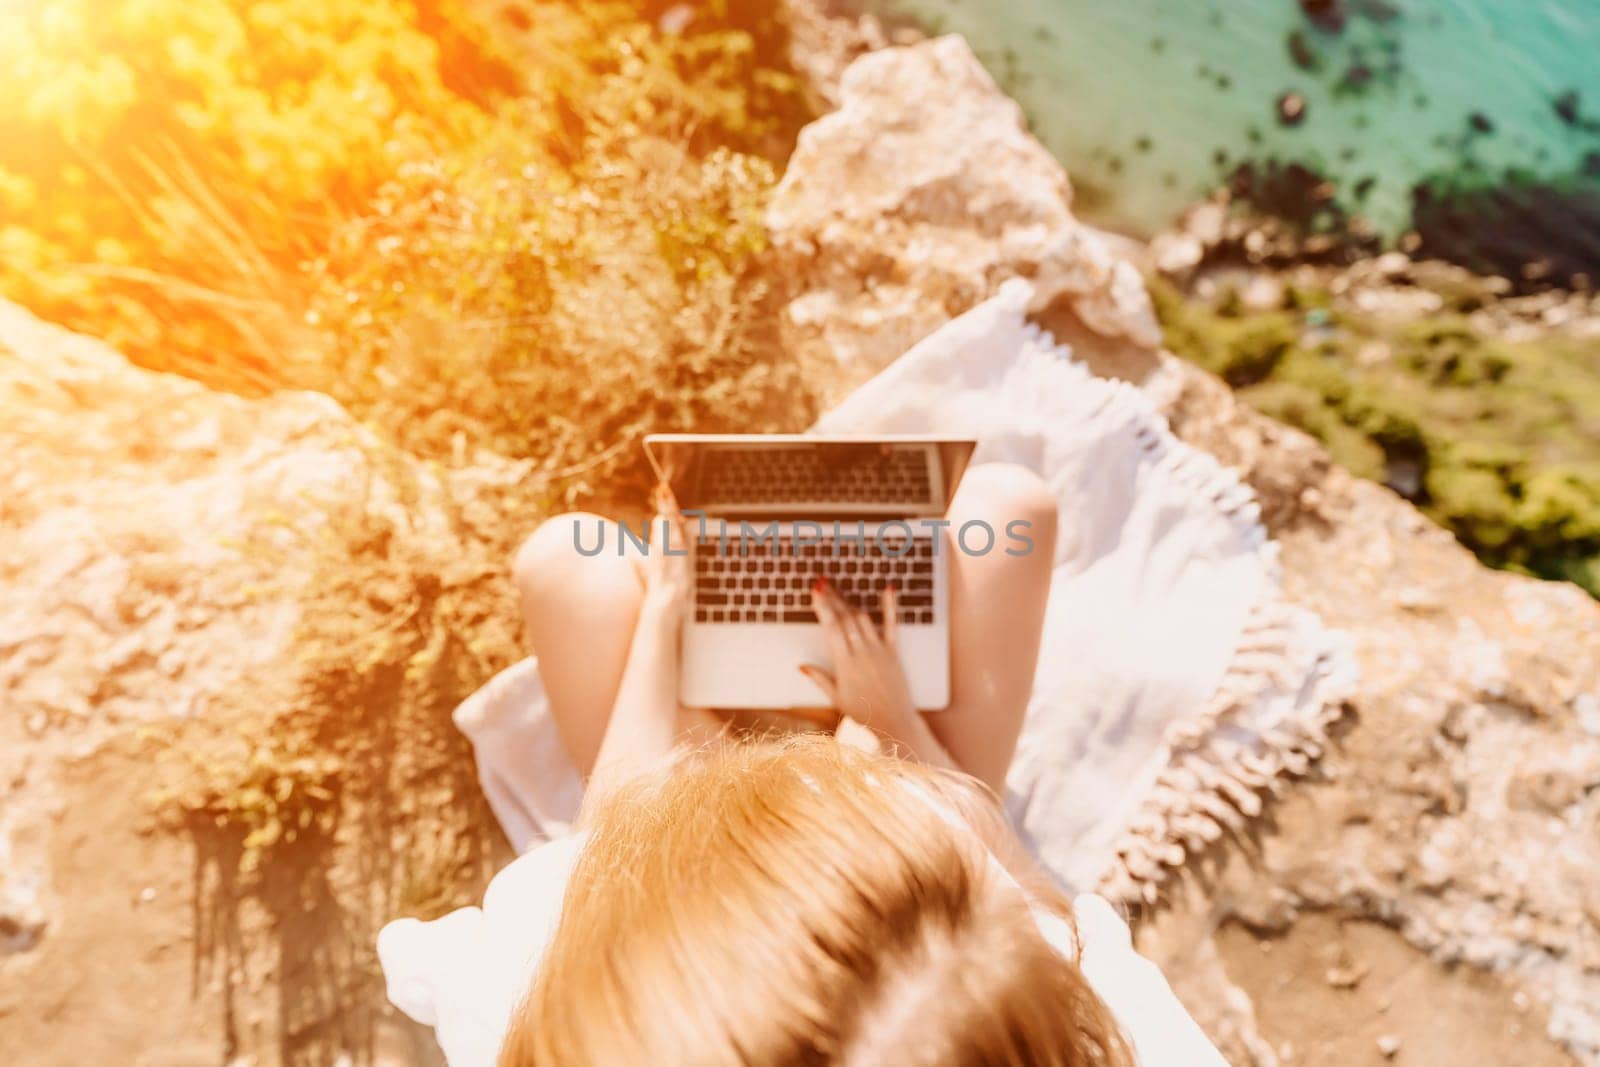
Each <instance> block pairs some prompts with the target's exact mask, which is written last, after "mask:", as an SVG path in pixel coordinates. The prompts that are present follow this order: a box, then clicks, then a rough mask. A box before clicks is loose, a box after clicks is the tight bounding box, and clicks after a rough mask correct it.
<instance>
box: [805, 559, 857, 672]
mask: <svg viewBox="0 0 1600 1067" xmlns="http://www.w3.org/2000/svg"><path fill="white" fill-rule="evenodd" d="M811 610H812V611H814V612H816V613H817V621H818V622H820V623H821V624H822V634H823V636H824V637H825V638H826V639H827V641H828V648H829V652H830V654H831V655H832V656H833V662H834V666H838V665H839V664H840V663H841V662H843V660H844V659H845V657H846V656H848V655H849V654H850V653H851V651H853V650H854V647H855V646H854V635H853V634H852V633H851V631H850V630H849V628H848V626H847V620H846V619H845V618H844V616H843V615H841V614H840V612H839V605H838V603H837V601H836V599H835V594H834V592H833V588H832V587H831V586H830V585H829V584H828V579H826V578H822V577H819V578H817V580H816V581H814V582H812V583H811Z"/></svg>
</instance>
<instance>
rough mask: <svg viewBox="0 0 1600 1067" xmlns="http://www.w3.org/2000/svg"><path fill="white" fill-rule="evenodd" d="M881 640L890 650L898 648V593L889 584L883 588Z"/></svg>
mask: <svg viewBox="0 0 1600 1067" xmlns="http://www.w3.org/2000/svg"><path fill="white" fill-rule="evenodd" d="M881 603H882V605H883V640H884V643H885V644H887V645H888V646H889V647H890V648H894V649H898V648H899V647H900V612H899V610H898V609H899V607H900V591H899V590H898V589H896V588H895V584H894V583H893V582H890V583H889V584H888V585H886V586H884V587H883V599H882V601H881Z"/></svg>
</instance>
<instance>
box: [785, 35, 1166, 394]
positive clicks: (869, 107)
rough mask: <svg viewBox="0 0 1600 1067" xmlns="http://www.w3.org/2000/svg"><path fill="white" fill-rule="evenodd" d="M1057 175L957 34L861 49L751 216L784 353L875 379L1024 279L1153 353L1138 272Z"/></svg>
mask: <svg viewBox="0 0 1600 1067" xmlns="http://www.w3.org/2000/svg"><path fill="white" fill-rule="evenodd" d="M1070 200H1071V187H1070V186H1069V184H1068V182H1067V178H1066V174H1065V173H1064V172H1063V171H1062V170H1061V167H1060V166H1059V165H1057V164H1056V163H1055V161H1054V160H1053V159H1051V158H1050V156H1049V154H1048V153H1047V152H1045V150H1044V149H1043V148H1042V147H1041V146H1040V145H1039V144H1038V142H1036V141H1035V140H1033V138H1032V137H1030V136H1029V135H1028V133H1027V131H1026V129H1025V128H1024V124H1023V118H1022V112H1021V109H1020V108H1018V106H1017V105H1016V103H1015V102H1014V101H1012V100H1011V99H1010V98H1008V97H1007V96H1005V94H1003V93H1002V92H1000V90H999V88H998V87H997V86H996V85H995V83H994V80H993V79H992V78H990V76H989V74H988V72H987V71H985V70H984V69H983V66H982V65H981V64H980V63H979V62H978V61H977V59H976V57H974V56H973V54H972V52H971V50H970V49H968V47H967V45H966V43H965V42H964V41H962V40H961V39H960V38H958V37H945V38H941V39H939V40H935V41H928V42H924V43H922V44H919V45H916V46H914V47H910V48H892V49H886V50H883V51H878V52H873V53H870V54H868V55H866V56H864V57H862V58H861V59H858V60H856V61H855V62H854V63H853V64H851V65H850V67H849V68H848V69H847V70H846V71H845V74H844V76H843V78H842V80H841V83H840V87H839V109H838V110H837V111H835V112H833V113H831V114H829V115H825V116H823V117H822V118H821V119H819V120H817V121H816V122H814V123H812V124H811V125H810V126H808V127H806V128H805V129H804V130H803V131H802V132H801V134H800V141H799V144H798V146H797V147H796V149H795V153H794V156H793V158H792V159H791V160H790V162H789V165H788V168H787V169H786V171H785V174H784V178H783V180H782V182H780V184H779V186H778V188H777V190H776V192H775V193H774V196H773V200H772V203H771V206H770V208H769V210H768V216H767V221H768V225H769V227H770V228H771V230H772V235H773V241H774V245H775V248H776V250H777V253H778V257H779V261H780V265H779V271H778V273H779V274H780V276H782V277H784V278H785V282H786V284H789V285H791V286H792V287H793V293H792V295H793V300H792V302H791V303H790V304H789V308H788V313H787V315H786V321H785V328H786V331H787V335H788V336H787V337H786V341H787V343H788V344H789V345H790V346H791V348H793V349H795V350H797V351H800V352H802V353H805V354H807V355H810V356H814V357H820V359H821V361H824V362H833V361H838V362H842V363H844V364H846V366H847V371H848V375H849V379H850V381H848V382H844V383H842V384H844V385H846V386H847V385H848V384H852V383H853V382H854V381H856V380H859V379H860V378H861V377H864V376H865V375H866V374H870V373H871V372H873V371H876V370H878V369H880V368H881V367H882V366H883V365H884V364H886V363H887V362H888V361H889V360H891V359H893V358H894V357H895V356H897V355H899V354H900V353H901V352H902V351H904V350H905V349H906V348H907V347H909V346H910V345H911V344H913V343H914V342H916V341H917V340H919V339H920V338H921V337H923V336H924V335H926V334H927V333H928V332H929V331H931V330H932V329H933V328H934V327H936V326H938V325H939V324H940V323H942V322H944V321H945V320H946V319H948V318H949V317H950V316H951V315H953V314H955V313H957V312H959V311H961V310H963V309H965V308H968V307H970V306H972V305H973V304H975V303H977V302H978V300H980V299H981V298H982V297H983V296H985V295H987V294H988V293H989V292H990V291H992V289H993V288H994V287H995V285H997V284H998V283H999V282H1000V281H1001V280H1003V279H1004V278H1007V277H1011V276H1013V275H1025V276H1027V277H1029V278H1030V279H1031V280H1032V281H1033V283H1034V286H1035V290H1036V294H1037V295H1036V301H1037V304H1036V307H1037V308H1038V309H1042V308H1044V307H1046V306H1047V305H1049V304H1051V303H1053V302H1055V301H1057V300H1058V299H1059V300H1062V301H1063V302H1065V303H1066V304H1067V305H1068V306H1069V307H1070V308H1071V310H1072V311H1073V312H1074V313H1075V314H1076V315H1077V317H1078V318H1080V319H1081V320H1082V321H1083V322H1084V323H1085V324H1087V325H1088V327H1089V328H1091V329H1092V330H1095V331H1097V332H1098V333H1100V334H1102V335H1104V336H1106V337H1108V338H1116V339H1119V340H1127V341H1131V342H1133V343H1135V344H1138V345H1143V346H1154V345H1156V344H1157V343H1158V342H1159V332H1158V330H1157V327H1156V323H1155V318H1154V314H1153V312H1152V310H1151V307H1150V302H1149V299H1148V297H1147V295H1146V293H1145V290H1144V285H1143V283H1142V281H1141V280H1140V277H1139V274H1138V272H1137V271H1136V270H1135V269H1134V268H1133V267H1132V266H1131V265H1130V264H1128V263H1127V262H1125V261H1124V260H1123V259H1120V258H1118V257H1117V256H1116V255H1114V254H1113V253H1112V251H1111V250H1110V248H1109V247H1108V243H1107V241H1106V240H1105V239H1104V238H1103V236H1102V235H1100V234H1099V233H1097V232H1096V231H1094V230H1093V229H1091V228H1089V227H1086V226H1084V225H1082V224H1081V223H1079V222H1078V221H1077V220H1076V219H1075V218H1074V217H1073V216H1072V213H1071V210H1070V207H1069V204H1070Z"/></svg>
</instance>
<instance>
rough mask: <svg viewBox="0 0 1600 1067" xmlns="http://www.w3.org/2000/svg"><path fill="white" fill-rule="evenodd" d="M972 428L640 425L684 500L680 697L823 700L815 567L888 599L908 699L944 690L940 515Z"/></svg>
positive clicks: (853, 597) (946, 603)
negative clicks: (739, 429)
mask: <svg viewBox="0 0 1600 1067" xmlns="http://www.w3.org/2000/svg"><path fill="white" fill-rule="evenodd" d="M975 446H976V442H974V441H970V440H953V439H947V438H941V437H926V436H874V437H813V436H809V435H806V436H802V435H796V434H766V435H718V434H652V435H650V436H648V437H646V438H645V450H646V452H647V453H648V455H649V457H650V462H651V464H652V465H653V466H654V467H655V469H656V473H657V474H658V475H659V476H660V477H661V478H663V479H664V480H665V481H666V482H667V483H668V484H669V485H671V487H672V491H673V493H674V494H675V495H676V496H677V499H678V506H679V507H680V508H681V509H683V511H684V512H685V513H686V515H687V518H686V524H687V526H688V534H689V539H690V541H691V542H692V544H691V545H690V546H689V548H690V551H691V556H692V558H691V559H690V565H691V566H692V567H693V568H694V594H693V602H692V604H691V606H690V610H689V614H688V618H687V620H686V621H685V623H684V634H683V664H682V670H681V673H680V681H679V699H680V700H681V701H682V702H683V703H684V704H685V705H687V706H690V707H710V708H773V709H781V708H794V707H818V706H822V705H826V704H827V703H828V700H827V697H825V696H824V695H823V693H822V691H821V690H820V689H818V688H817V687H816V686H815V685H813V684H812V682H811V681H810V679H808V678H806V677H805V675H803V674H801V673H800V671H799V667H800V665H801V664H806V663H810V664H817V665H819V666H822V667H825V668H828V669H831V668H832V664H831V662H830V657H829V656H828V653H827V644H826V642H825V640H824V637H823V634H822V628H821V626H820V625H819V624H818V623H817V619H816V616H815V615H814V614H813V613H812V611H811V584H812V582H813V581H814V580H815V579H816V578H817V577H818V576H819V575H825V576H827V578H828V579H829V580H830V581H831V582H832V583H833V585H834V587H835V588H836V589H838V590H839V592H840V594H841V595H842V596H843V597H844V598H845V599H846V600H848V601H850V602H851V603H853V604H855V605H856V606H857V607H859V608H862V609H863V610H866V611H868V612H870V613H871V614H872V616H873V619H874V621H877V622H880V623H881V621H882V618H881V610H882V596H883V590H884V587H885V586H886V585H887V584H889V583H890V582H893V583H894V584H895V587H896V595H897V598H898V609H897V612H898V615H899V647H900V658H901V662H902V663H903V665H904V667H905V671H906V678H907V679H908V681H909V682H910V688H911V696H912V699H913V700H914V701H915V702H916V705H917V707H919V708H922V709H923V710H927V711H934V710H939V709H942V708H944V707H945V706H947V705H948V704H949V703H950V619H949V611H950V594H949V588H948V581H947V578H946V575H947V573H948V566H949V556H950V552H951V549H950V542H949V540H948V538H947V537H946V536H945V531H944V528H943V526H942V525H938V524H937V523H938V522H939V521H940V520H942V519H943V517H944V514H945V512H946V510H947V509H948V508H949V506H950V500H951V498H952V497H953V496H954V495H955V491H956V486H957V484H958V483H959V482H960V480H961V476H962V474H963V473H964V472H965V471H966V468H967V463H968V461H969V460H970V459H971V457H972V451H973V448H974V447H975Z"/></svg>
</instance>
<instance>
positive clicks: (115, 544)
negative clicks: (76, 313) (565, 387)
mask: <svg viewBox="0 0 1600 1067" xmlns="http://www.w3.org/2000/svg"><path fill="white" fill-rule="evenodd" d="M517 474H518V472H517V470H516V469H515V468H512V467H510V466H509V465H502V466H501V467H499V468H493V467H489V468H482V469H478V470H475V471H467V472H463V474H462V475H460V476H459V477H458V478H455V479H452V480H450V481H446V480H444V479H443V478H442V477H441V476H440V475H437V474H436V473H434V472H432V471H430V470H428V469H427V468H425V467H423V466H422V465H421V464H418V463H416V462H415V461H412V460H409V459H407V458H405V457H403V456H400V455H397V454H395V453H393V452H392V451H390V450H387V449H385V448H384V447H382V446H381V445H379V444H378V443H377V441H376V439H375V438H374V436H373V435H372V434H371V433H369V432H368V431H367V430H366V429H365V428H363V427H361V426H360V425H358V424H357V423H356V422H355V421H354V420H352V419H351V418H350V416H349V415H347V414H346V413H345V412H344V411H343V410H342V409H341V408H339V406H338V405H336V404H335V403H334V402H333V401H331V400H329V399H327V398H326V397H323V396H319V395H314V394H309V393H290V394H280V395H278V396H275V397H272V398H268V399H264V400H246V399H242V398H240V397H236V396H232V395H228V394H222V393H216V392H212V391H210V390H207V389H205V388H203V387H200V386H198V385H196V384H194V383H192V382H189V381H187V380H185V379H182V378H178V377H174V376H171V375H164V374H153V373H150V372H147V371H143V370H140V369H137V368H135V367H133V366H131V365H130V364H128V363H127V362H126V361H125V360H124V359H123V358H122V357H121V356H120V355H118V354H117V353H116V352H114V351H111V350H110V349H109V348H107V347H106V346H104V345H103V344H100V343H98V342H96V341H93V340H90V339H88V338H84V337H81V336H78V335H74V334H71V333H69V332H67V331H64V330H61V329H58V328H56V327H52V326H48V325H46V324H43V323H41V322H39V321H38V320H36V319H34V318H33V317H32V316H30V315H29V314H28V313H27V312H25V311H22V310H21V309H18V308H16V307H14V306H11V305H6V304H0V588H3V589H4V596H3V597H0V1049H6V1050H9V1051H8V1052H7V1053H6V1054H5V1055H3V1056H0V1059H4V1060H5V1062H7V1063H18V1064H20V1063H27V1064H54V1063H63V1064H66V1063H134V1062H139V1063H151V1064H155V1063H161V1064H168V1063H218V1062H222V1061H223V1060H224V1059H226V1058H227V1057H228V1056H233V1055H239V1056H249V1057H252V1058H251V1060H250V1062H253V1063H254V1062H259V1063H263V1064H268V1063H274V1062H279V1060H280V1058H281V1059H284V1060H289V1059H294V1058H295V1057H296V1056H301V1055H311V1056H312V1059H316V1057H317V1056H322V1055H323V1054H326V1057H332V1056H334V1055H337V1054H338V1053H339V1052H353V1051H357V1050H360V1049H363V1048H365V1049H369V1050H370V1049H374V1048H380V1049H384V1050H388V1051H386V1052H385V1054H386V1055H388V1054H389V1053H393V1054H394V1055H397V1056H401V1060H400V1062H405V1061H407V1060H409V1058H410V1055H411V1053H410V1048H411V1037H410V1035H409V1032H408V1031H406V1030H404V1029H403V1028H398V1027H395V1026H391V1023H392V1020H391V1019H389V1017H388V1014H387V1011H386V1009H385V1005H384V1002H383V1000H382V996H381V986H380V985H378V984H377V983H376V971H375V968H374V966H373V963H374V962H375V961H374V960H373V959H372V948H371V936H372V933H373V931H374V930H375V929H376V924H377V923H379V922H381V921H383V919H385V918H387V917H388V916H389V915H390V914H392V910H393V909H394V908H395V907H396V906H397V905H398V904H399V903H400V902H406V903H407V904H411V905H417V906H419V907H421V906H427V904H428V902H427V901H426V900H425V899H424V898H425V897H426V896H427V894H428V893H430V892H433V891H436V890H439V889H440V888H441V887H444V886H447V885H452V884H454V885H469V886H470V885H471V884H473V881H474V878H475V877H477V875H478V873H479V872H482V873H487V872H488V870H489V868H490V867H492V865H493V864H494V863H495V862H497V860H498V858H499V856H498V854H497V853H496V849H497V848H498V847H499V843H498V841H497V839H496V835H495V834H494V832H493V830H492V824H491V823H490V822H489V821H488V819H487V812H486V811H485V809H484V805H483V802H482V800H481V795H480V794H479V793H478V791H477V788H476V784H475V780H474V777H473V772H472V767H471V763H470V755H469V753H468V752H467V751H466V748H465V744H464V742H463V741H462V740H461V739H460V738H459V736H458V735H456V733H455V731H454V729H453V728H452V727H451V726H450V724H449V720H448V714H449V710H450V708H451V706H452V705H453V704H454V702H455V700H456V699H458V697H459V696H460V695H461V694H463V693H464V692H466V691H469V690H470V688H471V687H472V686H473V685H475V684H476V683H477V682H478V681H480V680H481V679H482V678H483V677H486V676H487V675H488V673H490V672H492V670H493V669H494V668H495V667H496V666H498V665H501V664H503V663H504V662H506V661H507V660H508V658H509V657H510V656H511V655H512V654H513V653H514V651H515V647H516V640H515V638H516V635H515V633H514V626H515V618H516V616H515V609H514V605H513V603H512V601H511V599H510V590H509V583H508V582H507V581H506V580H505V576H504V571H505V568H504V566H503V561H504V560H505V559H506V558H507V556H506V554H505V550H506V546H505V544H504V539H505V538H506V537H508V536H511V535H512V531H513V530H514V529H515V524H514V523H511V524H508V523H507V522H506V521H505V515H504V513H503V512H502V511H501V509H500V507H501V504H502V503H503V502H504V500H506V499H509V498H510V497H511V496H514V492H515V486H516V477H517ZM508 527H509V528H508ZM386 1028H387V1029H386ZM17 1050H24V1052H23V1054H21V1055H20V1057H19V1055H18V1054H17ZM130 1050H131V1051H130ZM396 1050H398V1051H396ZM137 1055H143V1056H144V1057H145V1058H144V1059H142V1060H141V1059H137V1058H136V1056H137ZM130 1057H135V1058H130ZM317 1062H332V1060H331V1058H325V1059H323V1060H317Z"/></svg>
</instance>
